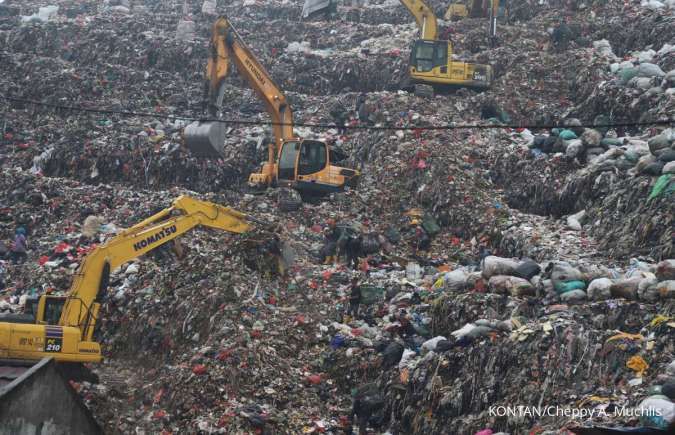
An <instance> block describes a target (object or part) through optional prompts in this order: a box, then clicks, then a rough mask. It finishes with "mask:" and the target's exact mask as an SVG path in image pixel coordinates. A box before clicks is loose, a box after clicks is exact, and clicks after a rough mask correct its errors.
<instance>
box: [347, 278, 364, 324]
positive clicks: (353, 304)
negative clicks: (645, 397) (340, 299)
mask: <svg viewBox="0 0 675 435" xmlns="http://www.w3.org/2000/svg"><path fill="white" fill-rule="evenodd" d="M360 304H361V286H360V285H359V279H358V278H353V279H352V287H351V291H350V293H349V315H350V316H352V317H354V318H355V319H356V318H358V316H359V305H360Z"/></svg>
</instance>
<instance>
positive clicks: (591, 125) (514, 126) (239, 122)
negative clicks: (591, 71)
mask: <svg viewBox="0 0 675 435" xmlns="http://www.w3.org/2000/svg"><path fill="white" fill-rule="evenodd" d="M0 99H3V100H6V101H10V102H13V103H23V104H32V105H35V106H41V107H49V108H53V109H58V110H65V111H72V112H83V113H96V114H103V115H121V116H129V117H131V116H133V117H139V118H162V119H173V120H181V121H200V122H220V123H223V124H228V125H256V126H272V125H275V126H288V125H290V126H294V127H307V128H316V129H323V130H327V129H338V128H344V129H348V130H374V131H378V130H379V131H382V130H390V131H391V130H408V131H423V130H491V129H504V128H510V129H528V130H550V129H552V128H569V127H571V126H566V125H564V124H550V125H535V124H519V125H518V124H499V125H495V124H445V125H423V126H396V125H381V126H373V125H345V126H344V127H341V126H338V125H335V124H322V123H307V122H296V123H293V124H288V123H283V122H273V121H258V120H245V119H209V118H203V117H195V116H192V115H187V116H186V115H171V114H162V113H149V112H135V111H130V110H113V109H92V108H89V107H81V106H66V105H62V104H55V103H48V102H44V101H35V100H28V99H24V98H16V97H8V96H6V95H0ZM673 124H675V119H664V120H652V121H629V122H612V123H606V124H594V123H581V125H576V126H573V127H581V128H618V127H647V126H656V125H673Z"/></svg>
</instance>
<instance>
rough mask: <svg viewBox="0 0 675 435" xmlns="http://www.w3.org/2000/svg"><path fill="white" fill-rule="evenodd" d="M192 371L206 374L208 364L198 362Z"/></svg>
mask: <svg viewBox="0 0 675 435" xmlns="http://www.w3.org/2000/svg"><path fill="white" fill-rule="evenodd" d="M192 373H194V374H195V375H203V374H206V366H205V365H204V364H197V365H196V366H194V367H192Z"/></svg>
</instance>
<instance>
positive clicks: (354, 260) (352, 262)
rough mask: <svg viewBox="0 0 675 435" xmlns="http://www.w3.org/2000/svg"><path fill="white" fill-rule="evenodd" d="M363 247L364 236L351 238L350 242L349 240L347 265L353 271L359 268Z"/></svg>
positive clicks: (346, 249)
mask: <svg viewBox="0 0 675 435" xmlns="http://www.w3.org/2000/svg"><path fill="white" fill-rule="evenodd" d="M362 245H363V236H361V234H359V235H358V236H356V237H350V238H349V240H347V246H346V247H345V252H346V254H347V265H348V266H350V267H351V268H352V269H357V268H358V267H359V257H360V256H361V251H362V249H361V248H362Z"/></svg>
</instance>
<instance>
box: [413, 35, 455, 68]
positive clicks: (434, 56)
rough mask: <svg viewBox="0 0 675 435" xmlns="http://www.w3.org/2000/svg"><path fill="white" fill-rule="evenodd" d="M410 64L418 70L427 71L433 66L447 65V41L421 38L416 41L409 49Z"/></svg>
mask: <svg viewBox="0 0 675 435" xmlns="http://www.w3.org/2000/svg"><path fill="white" fill-rule="evenodd" d="M410 65H412V66H413V67H414V68H415V69H416V70H417V71H419V72H429V71H431V70H432V69H433V68H434V67H438V66H440V67H443V66H447V65H448V43H447V41H425V40H423V39H420V40H418V41H416V42H415V45H414V46H413V49H412V50H411V59H410Z"/></svg>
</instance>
